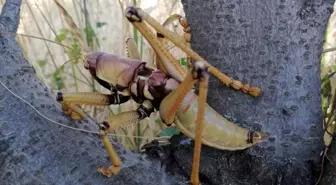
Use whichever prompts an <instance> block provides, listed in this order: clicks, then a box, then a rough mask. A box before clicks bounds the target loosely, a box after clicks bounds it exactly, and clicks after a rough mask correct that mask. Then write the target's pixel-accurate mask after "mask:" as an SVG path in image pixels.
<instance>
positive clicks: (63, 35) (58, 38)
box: [55, 33, 66, 42]
mask: <svg viewBox="0 0 336 185" xmlns="http://www.w3.org/2000/svg"><path fill="white" fill-rule="evenodd" d="M65 39H66V33H61V34H58V35H57V36H56V38H55V41H56V42H62V41H64V40H65Z"/></svg>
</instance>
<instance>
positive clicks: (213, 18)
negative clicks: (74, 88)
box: [173, 0, 334, 185]
mask: <svg viewBox="0 0 336 185" xmlns="http://www.w3.org/2000/svg"><path fill="white" fill-rule="evenodd" d="M182 4H183V7H184V10H185V13H186V18H187V20H188V22H189V24H190V27H191V34H192V42H191V47H192V48H193V49H194V50H195V51H196V52H198V53H199V54H200V55H201V56H203V57H204V58H205V59H206V60H207V61H208V62H210V63H211V64H213V65H214V66H215V67H218V68H219V69H220V70H221V71H222V72H224V73H226V74H228V75H230V76H232V77H233V78H234V79H237V80H241V81H243V82H245V83H248V84H250V85H253V86H258V87H260V88H261V89H262V96H260V97H257V98H252V97H250V96H248V95H246V94H243V93H241V92H236V91H235V90H232V89H229V88H227V87H225V86H224V85H222V84H221V83H220V82H219V81H218V80H217V79H215V78H214V77H212V78H211V80H210V83H209V92H208V103H209V104H210V105H211V106H212V107H214V108H215V109H216V110H217V111H218V112H219V113H220V114H221V115H224V116H225V117H227V118H229V119H230V120H232V121H234V122H236V123H237V124H239V125H240V126H242V127H245V128H248V129H251V130H260V131H266V132H268V133H269V134H270V137H269V139H268V140H266V142H264V143H262V144H258V145H257V146H255V147H252V148H250V149H247V150H243V151H236V152H228V151H219V150H215V149H211V148H209V147H206V146H203V148H202V155H201V156H202V157H201V170H200V173H201V175H200V176H201V181H202V182H203V183H205V184H218V185H219V184H232V185H242V184H262V185H264V184H265V185H266V184H267V185H268V184H283V185H288V184H295V185H301V184H302V185H308V184H314V183H315V182H316V180H317V177H318V173H319V162H320V156H319V154H320V152H321V151H322V149H323V138H322V137H323V128H322V113H321V104H320V85H321V84H320V57H321V52H322V49H323V41H324V35H325V30H326V24H327V21H328V18H329V16H330V15H331V13H332V10H333V4H334V1H332V0H314V1H312V0H297V1H289V0H287V1H286V0H281V1H278V0H258V1H244V0H237V1H228V0H205V1H196V0H182ZM186 153H187V154H186ZM173 155H174V157H175V158H176V161H177V163H178V166H183V167H184V169H183V171H184V172H188V173H189V172H190V169H191V156H192V147H180V148H178V150H176V151H175V152H174V154H173Z"/></svg>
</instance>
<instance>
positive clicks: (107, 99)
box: [56, 92, 130, 120]
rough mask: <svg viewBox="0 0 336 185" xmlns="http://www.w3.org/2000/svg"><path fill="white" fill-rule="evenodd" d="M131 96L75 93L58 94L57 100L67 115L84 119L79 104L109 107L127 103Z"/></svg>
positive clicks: (76, 118)
mask: <svg viewBox="0 0 336 185" xmlns="http://www.w3.org/2000/svg"><path fill="white" fill-rule="evenodd" d="M129 98H130V97H129V96H123V95H120V94H102V93H99V92H75V93H61V92H58V93H57V97H56V100H57V101H58V102H59V103H60V104H61V105H62V108H63V111H64V113H65V114H66V115H69V116H71V118H72V119H75V120H81V119H84V117H85V114H84V112H83V110H82V109H81V108H80V107H79V106H78V104H85V105H94V106H108V105H111V104H120V103H125V102H126V101H128V100H129Z"/></svg>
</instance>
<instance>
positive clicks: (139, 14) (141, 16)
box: [126, 7, 260, 96]
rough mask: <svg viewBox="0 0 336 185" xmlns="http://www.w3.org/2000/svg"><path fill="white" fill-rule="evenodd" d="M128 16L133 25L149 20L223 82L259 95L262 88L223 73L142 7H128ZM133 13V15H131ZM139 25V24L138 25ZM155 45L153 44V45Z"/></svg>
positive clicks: (160, 31) (250, 93) (155, 27)
mask: <svg viewBox="0 0 336 185" xmlns="http://www.w3.org/2000/svg"><path fill="white" fill-rule="evenodd" d="M126 12H127V13H126V16H128V17H130V18H131V19H129V20H130V21H131V22H132V21H133V22H132V24H133V25H137V24H144V22H147V23H148V24H149V25H151V26H152V27H153V28H154V29H155V30H156V31H158V32H159V33H161V34H162V35H163V36H165V37H167V38H168V39H169V40H171V41H172V42H173V43H174V44H175V45H176V46H177V47H179V48H180V49H182V50H183V51H184V52H185V53H186V54H187V55H188V56H190V57H191V58H192V59H194V60H196V61H204V63H205V65H206V66H207V67H208V72H209V73H211V74H213V75H214V76H216V77H217V78H218V79H219V80H221V81H222V83H224V84H226V85H227V86H229V87H232V88H234V89H236V90H241V91H243V92H244V93H248V94H249V95H251V96H259V95H260V88H258V87H250V86H249V85H248V84H242V82H240V81H238V80H233V79H232V78H231V77H229V76H227V75H225V74H223V73H222V72H220V71H219V70H218V69H217V68H215V67H214V66H212V65H211V64H210V63H208V62H206V61H205V60H204V59H203V58H202V57H201V56H200V55H198V54H197V53H196V52H195V51H194V50H192V49H191V48H190V47H187V45H186V43H184V42H183V38H182V39H181V36H179V35H177V34H176V33H174V32H172V31H170V30H168V29H166V28H164V27H162V26H161V25H160V24H159V23H158V22H157V21H156V20H155V19H154V18H152V17H151V16H150V15H148V14H147V13H146V12H144V11H143V10H142V9H141V8H136V7H128V8H127V10H126ZM130 15H131V16H130ZM138 27H139V26H138ZM152 46H153V45H152Z"/></svg>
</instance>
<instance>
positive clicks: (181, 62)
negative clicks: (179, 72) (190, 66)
mask: <svg viewBox="0 0 336 185" xmlns="http://www.w3.org/2000/svg"><path fill="white" fill-rule="evenodd" d="M179 62H180V64H181V65H183V66H187V59H186V58H180V59H179Z"/></svg>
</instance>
